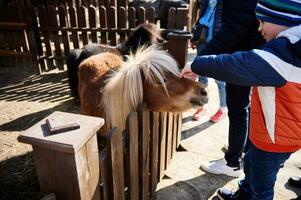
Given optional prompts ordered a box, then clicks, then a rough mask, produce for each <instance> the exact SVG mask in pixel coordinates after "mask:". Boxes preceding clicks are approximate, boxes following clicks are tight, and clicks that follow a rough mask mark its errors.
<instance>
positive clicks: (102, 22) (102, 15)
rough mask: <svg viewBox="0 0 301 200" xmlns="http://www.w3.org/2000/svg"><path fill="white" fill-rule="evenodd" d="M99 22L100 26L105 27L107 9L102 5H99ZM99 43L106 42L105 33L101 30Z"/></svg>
mask: <svg viewBox="0 0 301 200" xmlns="http://www.w3.org/2000/svg"><path fill="white" fill-rule="evenodd" d="M99 24H100V28H101V29H104V28H107V27H108V26H107V10H106V8H105V7H104V6H101V7H99ZM101 43H102V44H107V43H108V41H107V33H106V32H101Z"/></svg>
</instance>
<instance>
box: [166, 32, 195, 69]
mask: <svg viewBox="0 0 301 200" xmlns="http://www.w3.org/2000/svg"><path fill="white" fill-rule="evenodd" d="M190 38H191V34H190V33H186V32H183V33H180V32H177V33H173V32H171V33H168V35H167V39H168V44H167V46H168V52H169V53H170V54H171V55H172V56H173V57H174V58H175V59H176V60H177V62H178V64H179V67H184V66H185V64H186V61H187V52H188V42H189V40H190Z"/></svg>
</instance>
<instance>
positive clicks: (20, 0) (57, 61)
mask: <svg viewBox="0 0 301 200" xmlns="http://www.w3.org/2000/svg"><path fill="white" fill-rule="evenodd" d="M154 16H155V8H148V9H144V8H138V9H135V8H133V7H128V1H126V0H118V1H108V0H107V1H95V0H94V1H79V0H69V1H63V0H62V1H58V0H57V1H55V0H53V1H38V0H36V1H29V0H15V1H4V0H0V41H1V43H0V67H13V66H18V67H19V68H20V67H21V68H23V69H26V70H34V71H39V72H47V71H50V70H53V69H59V70H65V69H66V67H65V61H64V59H65V57H66V55H68V53H69V51H70V49H73V48H81V47H82V46H83V45H86V44H88V43H102V44H109V45H113V46H115V45H116V44H119V43H120V42H121V41H123V40H125V39H126V38H127V36H128V34H129V33H130V32H131V31H132V30H133V28H135V27H136V26H137V25H139V24H142V23H145V22H153V23H155V19H154ZM188 21H189V7H186V8H171V9H170V10H169V12H168V23H167V29H173V30H174V29H177V30H188V24H189V23H188ZM158 26H160V23H158ZM162 30H163V29H162ZM2 41H3V42H2ZM182 54H183V55H186V54H185V53H184V52H183V53H182Z"/></svg>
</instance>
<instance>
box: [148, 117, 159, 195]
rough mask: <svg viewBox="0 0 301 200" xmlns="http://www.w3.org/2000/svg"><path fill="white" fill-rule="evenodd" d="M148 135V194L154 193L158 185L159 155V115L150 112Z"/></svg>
mask: <svg viewBox="0 0 301 200" xmlns="http://www.w3.org/2000/svg"><path fill="white" fill-rule="evenodd" d="M151 122H152V123H151V133H150V192H151V193H152V192H154V191H155V190H156V187H157V183H158V153H159V113H158V112H152V121H151Z"/></svg>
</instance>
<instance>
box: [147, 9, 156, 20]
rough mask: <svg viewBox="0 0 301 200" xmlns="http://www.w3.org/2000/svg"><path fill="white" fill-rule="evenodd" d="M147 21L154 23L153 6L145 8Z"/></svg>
mask: <svg viewBox="0 0 301 200" xmlns="http://www.w3.org/2000/svg"><path fill="white" fill-rule="evenodd" d="M146 17H147V21H148V22H150V23H155V8H154V7H150V8H147V9H146Z"/></svg>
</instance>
